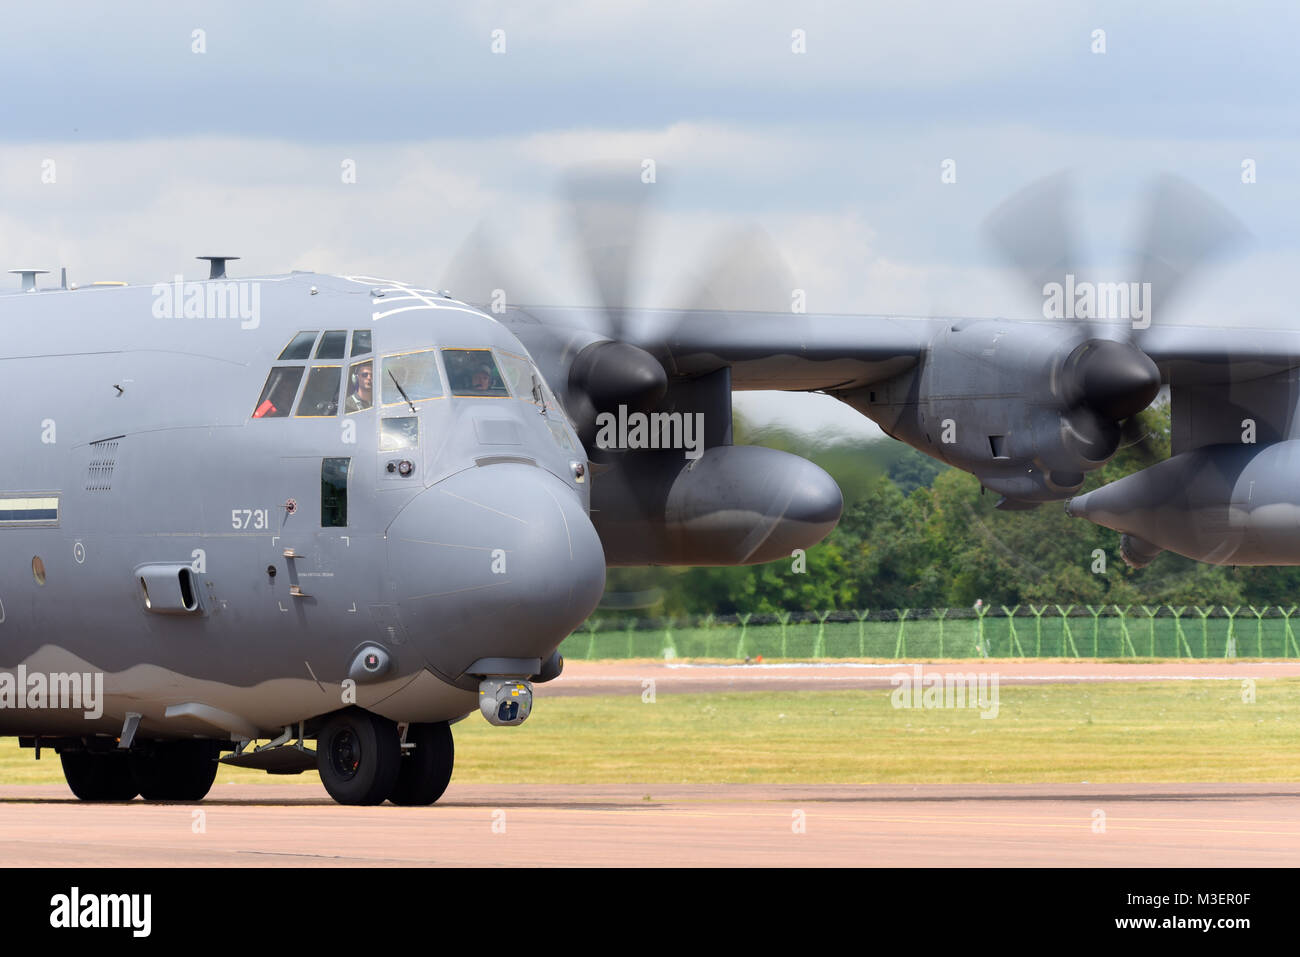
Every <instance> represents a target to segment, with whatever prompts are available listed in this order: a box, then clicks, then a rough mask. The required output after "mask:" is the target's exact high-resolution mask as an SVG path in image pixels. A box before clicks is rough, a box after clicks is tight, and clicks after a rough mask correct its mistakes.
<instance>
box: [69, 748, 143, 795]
mask: <svg viewBox="0 0 1300 957" xmlns="http://www.w3.org/2000/svg"><path fill="white" fill-rule="evenodd" d="M59 760H60V761H61V762H62V763H63V777H64V778H65V779H66V780H67V782H68V787H70V788H71V789H72V793H73V794H75V795H76V796H77V798H78V799H79V800H82V801H130V800H132V799H133V798H134V797H135V796H136V795H137V794H138V793H139V789H138V788H137V787H136V785H135V779H134V778H133V777H132V776H131V762H130V761H129V760H128V759H127V756H126V755H125V754H97V753H95V752H92V751H64V752H63V753H62V754H60V755H59Z"/></svg>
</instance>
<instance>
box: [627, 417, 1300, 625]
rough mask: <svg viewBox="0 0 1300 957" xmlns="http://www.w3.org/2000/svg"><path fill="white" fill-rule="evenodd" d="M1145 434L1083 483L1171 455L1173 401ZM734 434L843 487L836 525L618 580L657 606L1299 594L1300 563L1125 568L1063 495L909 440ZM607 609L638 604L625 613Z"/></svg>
mask: <svg viewBox="0 0 1300 957" xmlns="http://www.w3.org/2000/svg"><path fill="white" fill-rule="evenodd" d="M1141 418H1142V424H1143V425H1144V427H1145V429H1146V430H1147V432H1148V438H1147V440H1146V442H1145V447H1144V445H1143V444H1139V445H1134V446H1131V447H1128V448H1125V449H1122V450H1121V451H1120V453H1119V454H1118V455H1116V456H1115V458H1114V459H1113V460H1112V461H1111V462H1110V463H1108V464H1107V465H1106V466H1105V467H1104V468H1102V469H1100V470H1099V471H1098V472H1095V473H1093V475H1092V476H1091V477H1090V478H1089V481H1088V483H1087V484H1086V485H1085V487H1084V489H1085V491H1087V490H1090V489H1092V488H1096V487H1098V486H1100V485H1104V484H1106V483H1108V482H1113V481H1115V480H1116V479H1119V478H1121V477H1123V476H1124V475H1127V474H1130V473H1132V472H1135V471H1137V470H1139V469H1142V468H1146V467H1147V466H1149V465H1151V464H1153V462H1155V461H1158V460H1160V459H1162V458H1164V457H1166V456H1167V455H1168V454H1169V435H1170V414H1169V408H1168V406H1167V405H1165V406H1156V407H1154V408H1152V409H1149V410H1147V411H1146V412H1144V413H1143V414H1142V417H1141ZM736 435H737V441H738V442H740V441H746V440H747V441H750V442H757V443H761V444H764V445H772V446H774V447H778V448H782V449H784V450H786V451H790V452H793V453H794V454H797V455H803V456H804V457H806V458H809V459H811V460H813V461H815V462H817V463H818V464H819V465H821V466H822V467H823V468H826V469H827V471H829V472H830V473H831V475H832V476H833V477H834V478H835V479H836V481H837V482H839V484H840V487H841V489H843V490H844V492H845V510H844V515H843V517H842V518H841V520H840V523H839V526H838V527H837V528H836V529H835V531H834V532H832V533H831V535H830V536H828V537H827V538H826V540H825V541H823V542H822V543H821V544H819V545H817V546H816V547H814V548H812V549H809V550H808V552H807V556H806V563H807V567H806V570H805V571H803V572H802V573H800V572H799V571H797V570H796V569H797V563H796V562H795V560H794V559H793V558H790V559H782V560H781V561H777V562H771V563H769V564H766V565H759V566H750V567H742V568H699V569H673V570H668V569H618V570H616V571H614V572H611V575H610V582H611V590H613V591H616V592H620V593H623V594H624V595H625V596H626V594H627V593H633V594H635V595H640V596H644V595H652V597H654V598H655V599H656V600H655V601H654V602H653V603H643V605H644V607H642V608H641V609H640V613H645V614H651V615H705V614H709V613H716V614H737V613H742V614H743V613H745V612H755V613H759V614H762V613H770V612H776V611H792V612H801V611H802V612H816V611H827V610H832V609H834V610H849V609H855V608H877V609H879V608H946V607H968V606H970V605H972V604H973V603H974V602H975V601H976V600H977V599H982V600H983V601H984V603H985V604H986V605H993V606H997V605H1002V604H1005V605H1008V606H1012V605H1017V604H1025V603H1033V604H1043V603H1059V604H1092V605H1096V604H1118V605H1121V606H1123V605H1141V604H1147V605H1154V604H1172V605H1193V604H1199V605H1208V604H1214V605H1228V606H1235V605H1251V604H1254V605H1285V606H1289V605H1290V604H1292V603H1293V602H1294V599H1293V598H1292V596H1294V595H1297V594H1298V593H1300V569H1297V568H1223V567H1219V566H1213V565H1204V564H1201V563H1198V562H1193V561H1190V560H1188V559H1185V558H1181V557H1179V556H1177V555H1171V554H1168V553H1164V554H1161V555H1160V556H1159V557H1157V558H1156V559H1155V561H1153V562H1152V563H1151V564H1150V565H1149V566H1148V567H1146V568H1143V569H1140V570H1136V571H1135V570H1133V569H1130V568H1128V567H1127V566H1126V565H1125V564H1124V562H1123V561H1122V559H1121V558H1120V554H1119V535H1118V534H1116V533H1115V532H1112V531H1110V530H1109V529H1105V528H1101V527H1100V526H1097V525H1094V524H1092V523H1091V522H1088V521H1085V520H1083V519H1075V518H1070V517H1069V516H1068V515H1067V514H1066V513H1065V510H1064V509H1063V508H1062V507H1061V505H1060V504H1059V503H1047V504H1045V505H1042V506H1040V507H1038V508H1036V509H1034V510H1032V511H1027V512H1002V511H998V510H997V509H996V508H995V507H994V506H995V505H996V504H997V496H996V495H993V494H991V493H986V492H984V491H983V490H982V489H981V487H980V484H979V481H978V480H977V479H976V478H975V477H974V476H972V475H969V474H968V473H966V472H962V471H960V470H957V469H952V468H948V467H946V466H942V465H940V464H938V463H933V462H932V461H931V460H930V459H928V458H926V457H925V456H923V455H921V453H919V452H917V451H915V450H914V449H911V448H908V447H907V446H904V445H902V444H901V443H897V442H893V441H889V440H884V441H881V442H877V443H872V444H870V445H869V446H868V447H867V448H865V449H863V448H856V447H853V446H851V445H849V444H846V443H845V442H844V441H843V440H834V439H831V440H826V439H822V440H808V439H805V438H801V437H799V436H796V435H793V434H791V433H786V432H779V431H778V432H771V431H769V432H764V433H762V434H758V435H756V434H754V433H753V431H752V430H751V429H749V428H747V427H746V426H745V424H744V423H742V422H737V426H736ZM609 611H610V612H611V613H615V614H627V613H634V614H635V613H638V612H637V610H627V609H623V610H618V611H616V610H615V609H613V608H611V609H609Z"/></svg>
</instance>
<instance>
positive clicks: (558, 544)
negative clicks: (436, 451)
mask: <svg viewBox="0 0 1300 957" xmlns="http://www.w3.org/2000/svg"><path fill="white" fill-rule="evenodd" d="M388 553H389V574H390V575H391V578H392V582H393V585H394V587H395V589H396V600H397V602H398V605H399V607H400V609H401V616H402V621H403V624H404V625H405V626H406V629H407V632H408V633H409V635H410V637H411V639H412V641H414V642H415V643H417V644H418V645H419V647H420V648H421V650H422V651H423V653H424V655H425V658H426V659H427V660H428V661H429V663H430V664H431V665H433V667H434V668H435V669H436V670H438V671H439V672H441V673H442V674H444V675H446V676H447V677H449V678H452V679H455V678H458V677H460V676H461V675H462V674H463V673H464V672H465V670H466V669H467V668H468V667H469V665H470V664H472V663H473V662H474V661H476V660H478V659H480V658H525V659H531V658H542V659H545V658H546V657H547V656H549V655H550V653H551V652H552V651H553V650H554V649H555V648H556V647H557V646H558V645H559V643H560V642H561V641H562V640H564V638H566V637H567V636H568V635H569V634H570V633H571V632H572V631H573V630H574V629H575V628H577V627H578V626H579V625H580V624H581V623H582V622H583V621H585V620H586V618H587V616H588V615H590V614H591V612H592V611H593V610H595V608H596V605H597V604H598V603H599V602H600V597H601V593H602V592H603V590H604V587H605V553H604V550H603V549H602V547H601V544H600V539H599V538H598V537H597V535H596V530H595V529H594V528H593V527H592V524H591V521H590V520H589V519H588V517H587V514H586V511H585V510H584V508H583V506H582V504H581V502H580V500H579V498H578V495H577V493H576V492H575V491H574V490H573V489H572V488H570V487H569V486H568V485H566V484H565V483H564V482H562V481H561V480H560V479H558V478H556V477H555V476H554V475H552V474H550V473H549V472H547V471H545V470H543V469H540V468H537V467H535V466H531V465H525V464H517V463H498V464H494V465H488V466H483V467H478V468H472V469H467V470H465V471H463V472H458V473H457V474H455V475H453V476H450V477H449V478H447V479H444V480H443V481H442V482H439V483H438V484H437V485H434V486H433V487H432V488H429V489H427V490H425V491H424V492H422V493H421V494H420V495H419V496H417V497H416V499H415V500H414V501H412V502H411V503H410V504H409V505H408V506H407V507H406V508H405V509H404V510H403V511H402V513H401V514H400V515H398V517H397V519H396V520H395V521H394V522H393V524H392V525H391V526H390V528H389V531H388Z"/></svg>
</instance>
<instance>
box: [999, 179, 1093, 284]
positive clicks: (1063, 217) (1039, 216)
mask: <svg viewBox="0 0 1300 957" xmlns="http://www.w3.org/2000/svg"><path fill="white" fill-rule="evenodd" d="M1071 193H1072V187H1071V181H1070V177H1069V174H1067V173H1063V172H1062V173H1057V174H1055V175H1052V176H1049V177H1047V178H1046V179H1041V180H1039V181H1038V182H1036V183H1032V184H1030V185H1029V186H1027V187H1025V188H1024V189H1022V190H1020V192H1018V193H1016V194H1014V195H1013V196H1011V197H1010V198H1009V199H1007V200H1006V201H1004V202H1003V203H1002V205H1001V206H999V207H998V208H997V209H995V210H994V211H993V212H992V213H990V214H989V216H988V218H987V219H985V221H984V233H985V235H986V236H987V237H988V238H989V239H990V240H991V241H992V243H993V245H994V246H995V247H996V248H997V249H998V250H999V251H1000V252H1001V253H1002V256H1003V257H1004V258H1005V259H1006V261H1007V262H1008V263H1009V264H1010V265H1011V266H1012V267H1013V268H1014V269H1015V270H1016V271H1017V272H1018V273H1019V274H1020V276H1021V278H1022V279H1023V281H1024V284H1025V287H1026V292H1027V293H1028V294H1029V295H1030V296H1031V297H1032V299H1033V301H1034V302H1037V303H1039V304H1040V306H1041V304H1042V303H1043V297H1044V295H1045V293H1044V291H1043V288H1044V286H1046V285H1047V284H1048V283H1064V282H1065V277H1066V274H1068V273H1074V272H1076V270H1075V266H1076V265H1077V262H1078V260H1077V256H1078V249H1077V247H1076V244H1075V242H1074V239H1075V233H1074V228H1073V225H1072V218H1071V215H1070V196H1071Z"/></svg>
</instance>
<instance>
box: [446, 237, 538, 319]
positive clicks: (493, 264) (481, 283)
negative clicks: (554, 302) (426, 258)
mask: <svg viewBox="0 0 1300 957" xmlns="http://www.w3.org/2000/svg"><path fill="white" fill-rule="evenodd" d="M439 288H441V289H446V290H448V291H450V292H451V294H452V295H453V296H455V297H456V298H457V299H459V300H461V301H462V302H468V303H472V304H473V305H476V306H480V307H482V308H484V309H485V310H489V311H494V310H496V308H497V307H496V304H497V303H502V304H504V306H506V307H509V306H513V305H515V304H517V303H525V302H543V301H545V299H546V297H545V296H542V295H539V294H538V288H537V286H536V284H535V283H531V282H529V281H528V279H527V278H526V276H525V273H524V271H523V270H522V269H521V268H520V267H519V264H518V262H516V261H515V260H514V258H513V257H511V256H510V255H509V254H508V253H507V251H506V249H505V246H504V244H502V243H501V242H499V241H498V240H497V238H496V237H495V236H494V235H493V233H492V230H491V228H490V227H489V226H488V225H487V223H486V222H479V223H478V225H476V226H475V227H474V229H473V230H471V231H470V234H469V235H468V236H466V237H465V240H464V242H462V243H461V244H460V247H459V248H458V249H457V250H456V254H455V255H454V256H453V257H452V259H451V262H450V263H449V264H448V265H447V267H446V268H445V269H444V270H443V272H442V278H441V279H440V280H439Z"/></svg>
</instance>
